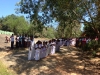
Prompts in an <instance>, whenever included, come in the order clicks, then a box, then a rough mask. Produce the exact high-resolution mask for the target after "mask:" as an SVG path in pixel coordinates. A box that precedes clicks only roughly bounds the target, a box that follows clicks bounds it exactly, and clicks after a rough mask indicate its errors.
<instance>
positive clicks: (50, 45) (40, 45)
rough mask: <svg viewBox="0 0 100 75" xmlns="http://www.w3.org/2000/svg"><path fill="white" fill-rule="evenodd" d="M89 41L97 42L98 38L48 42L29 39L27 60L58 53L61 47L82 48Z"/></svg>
mask: <svg viewBox="0 0 100 75" xmlns="http://www.w3.org/2000/svg"><path fill="white" fill-rule="evenodd" d="M91 40H98V38H95V39H90V38H86V37H81V38H72V39H64V38H62V39H52V40H49V41H37V42H36V43H35V42H34V39H33V38H31V44H30V47H29V54H28V60H40V59H42V58H45V57H47V56H48V55H53V54H55V52H58V51H60V47H61V46H75V47H84V46H85V44H87V43H88V42H89V41H91Z"/></svg>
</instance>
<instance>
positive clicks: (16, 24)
mask: <svg viewBox="0 0 100 75" xmlns="http://www.w3.org/2000/svg"><path fill="white" fill-rule="evenodd" d="M28 24H29V23H28V22H27V21H26V20H25V18H24V17H23V16H16V15H14V14H11V15H8V16H6V17H4V18H3V19H2V28H1V29H2V30H4V31H11V32H14V33H15V34H18V33H19V34H23V33H26V32H25V31H27V28H28Z"/></svg>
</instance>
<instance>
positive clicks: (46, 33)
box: [42, 27, 56, 38]
mask: <svg viewBox="0 0 100 75" xmlns="http://www.w3.org/2000/svg"><path fill="white" fill-rule="evenodd" d="M55 32H56V30H55V29H54V28H53V27H46V28H44V29H43V31H42V36H43V37H46V38H55Z"/></svg>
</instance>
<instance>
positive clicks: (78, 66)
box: [5, 46, 100, 75]
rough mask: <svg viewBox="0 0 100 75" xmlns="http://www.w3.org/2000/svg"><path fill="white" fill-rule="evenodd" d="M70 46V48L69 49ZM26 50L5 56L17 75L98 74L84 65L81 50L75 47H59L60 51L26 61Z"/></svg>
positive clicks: (90, 67)
mask: <svg viewBox="0 0 100 75" xmlns="http://www.w3.org/2000/svg"><path fill="white" fill-rule="evenodd" d="M69 48H70V50H69ZM27 54H28V50H19V51H16V52H12V53H11V54H8V55H7V56H5V59H6V60H7V61H8V62H9V61H12V62H15V64H14V65H12V64H10V65H9V67H10V68H11V69H13V70H14V71H15V72H16V73H17V74H18V75H71V74H74V75H99V74H100V73H99V71H98V72H97V71H95V68H92V66H86V65H85V63H87V62H88V61H87V62H86V61H85V62H84V61H83V60H84V59H83V58H82V57H81V52H80V51H79V50H78V49H77V48H75V47H65V46H64V47H61V50H60V52H57V53H56V54H54V55H49V56H48V57H46V58H43V59H41V60H39V61H35V60H32V61H28V60H27V56H28V55H27Z"/></svg>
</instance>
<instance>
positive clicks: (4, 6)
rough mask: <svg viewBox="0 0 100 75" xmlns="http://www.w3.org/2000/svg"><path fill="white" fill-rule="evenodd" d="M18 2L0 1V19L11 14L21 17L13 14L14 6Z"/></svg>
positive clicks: (11, 0)
mask: <svg viewBox="0 0 100 75" xmlns="http://www.w3.org/2000/svg"><path fill="white" fill-rule="evenodd" d="M19 1H20V0H0V17H2V16H3V17H6V16H8V15H11V14H15V15H19V16H20V15H21V14H16V13H15V8H17V6H15V4H16V3H17V2H19Z"/></svg>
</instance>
